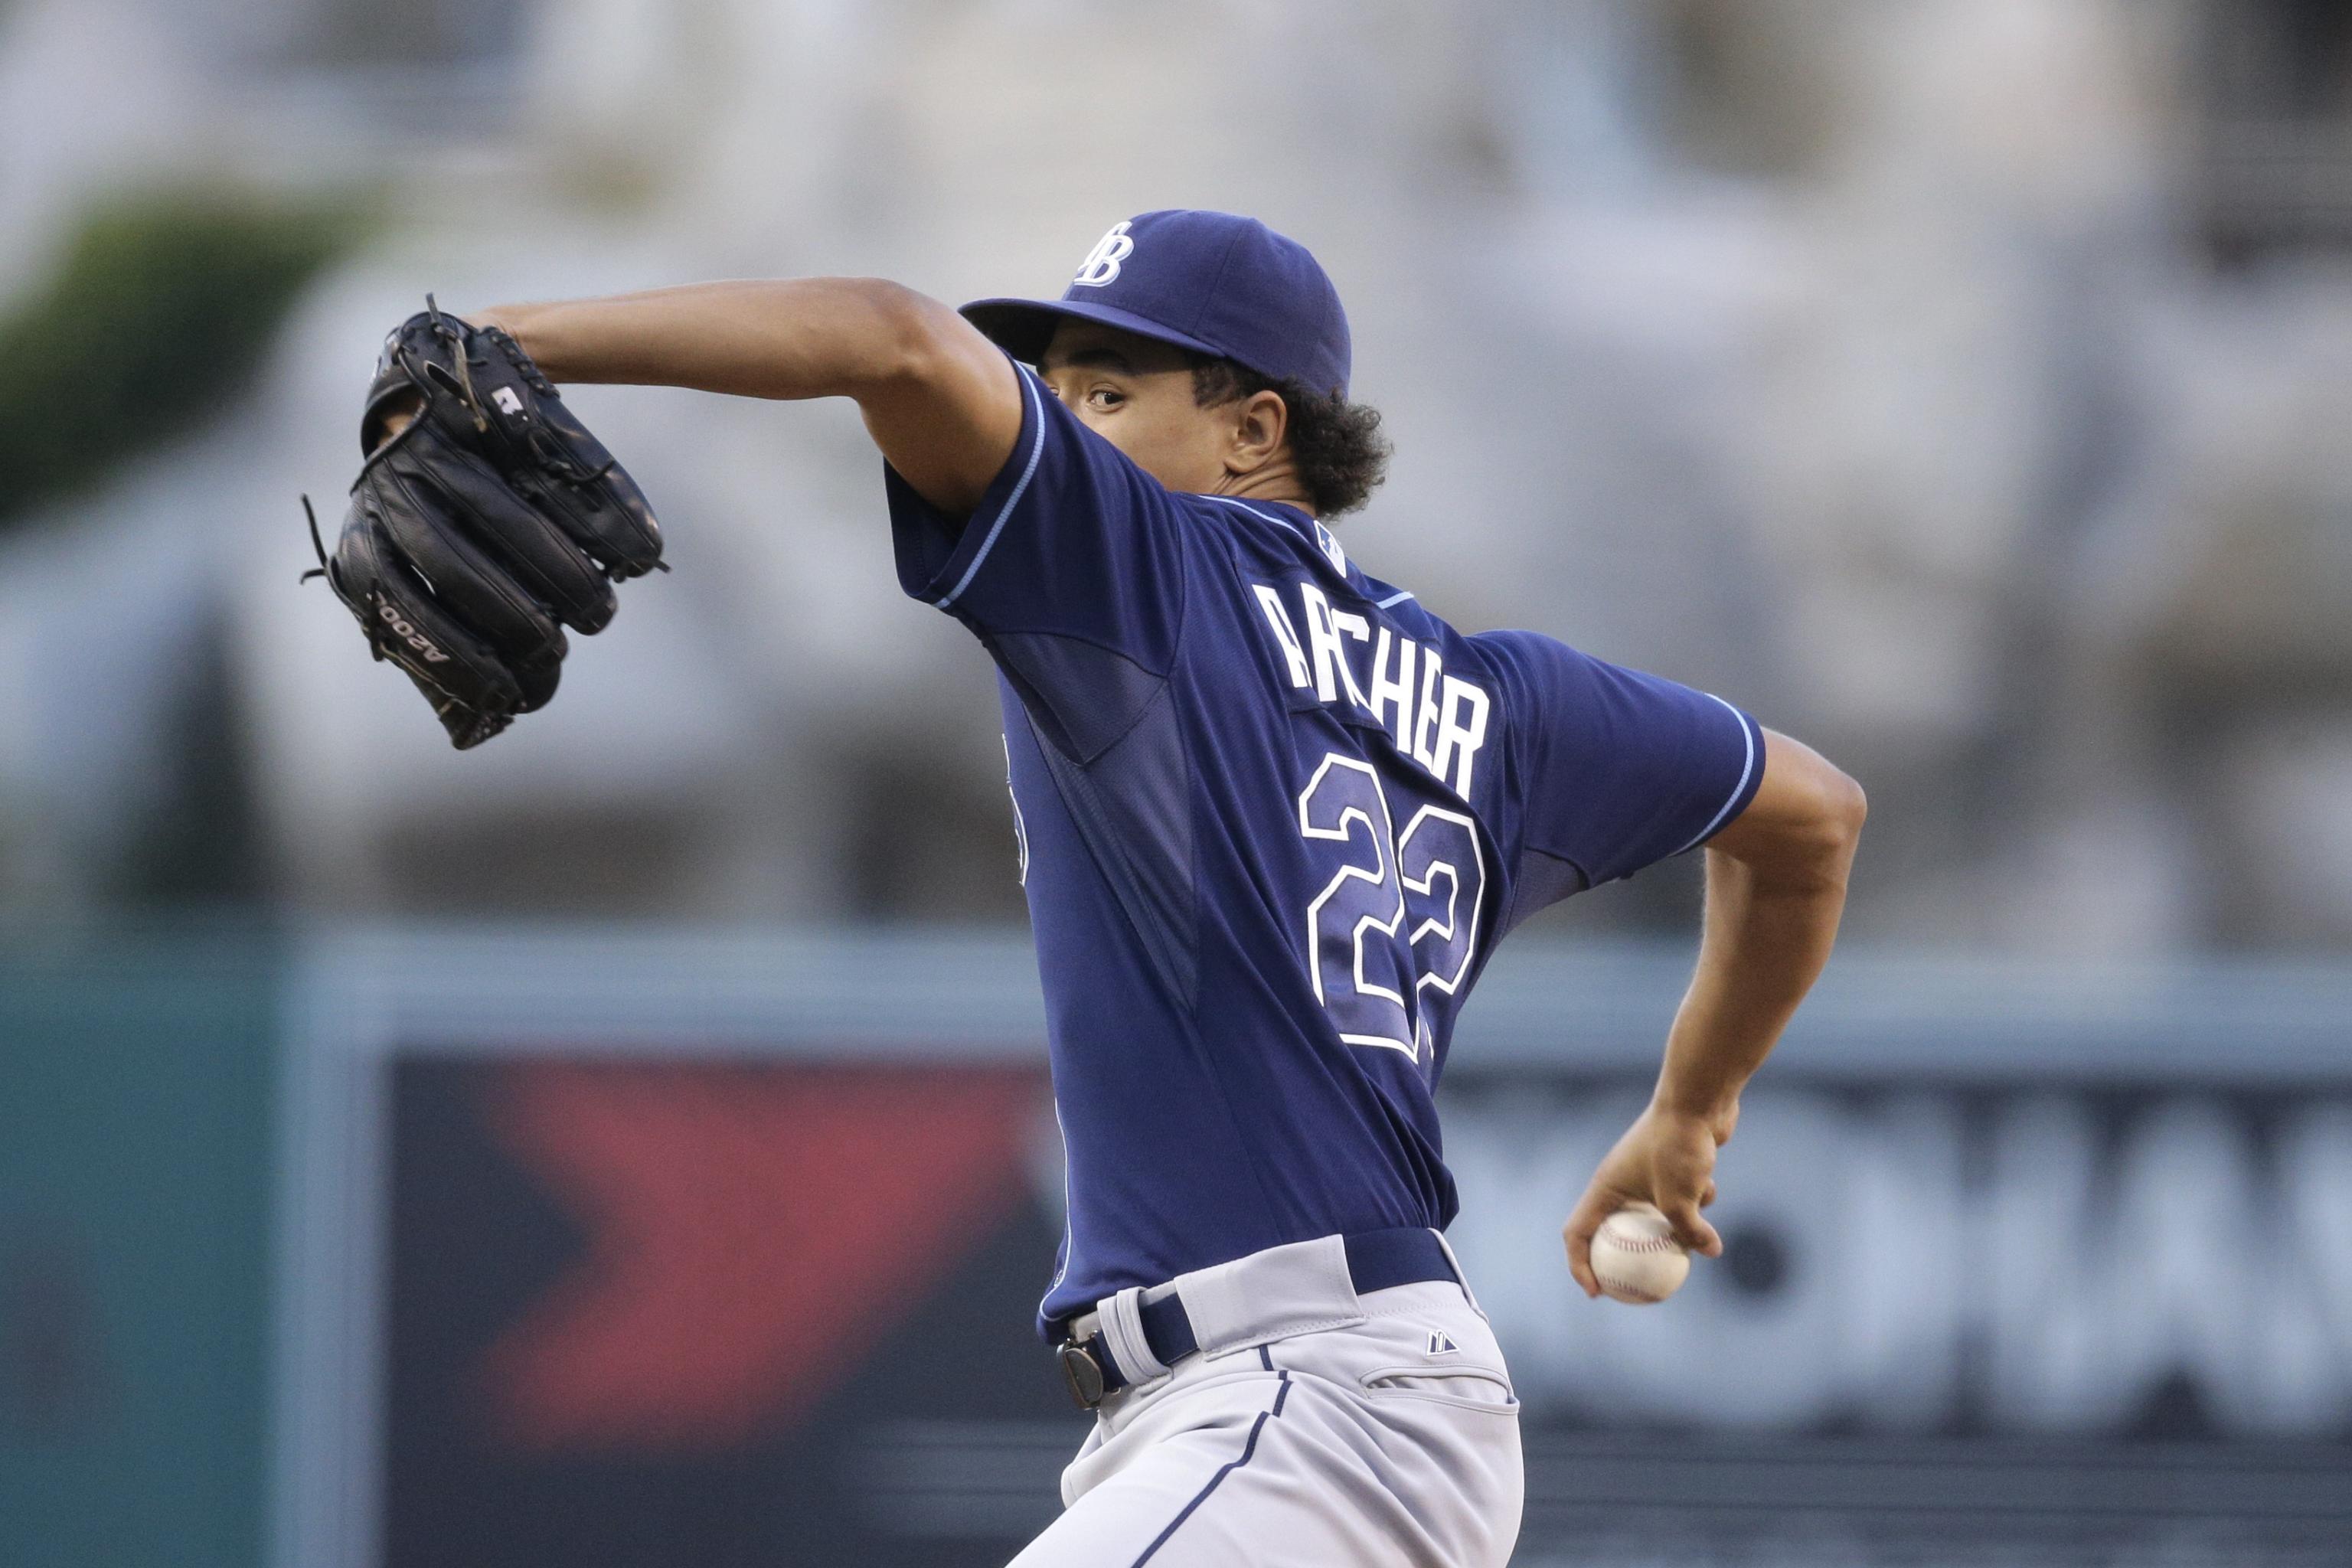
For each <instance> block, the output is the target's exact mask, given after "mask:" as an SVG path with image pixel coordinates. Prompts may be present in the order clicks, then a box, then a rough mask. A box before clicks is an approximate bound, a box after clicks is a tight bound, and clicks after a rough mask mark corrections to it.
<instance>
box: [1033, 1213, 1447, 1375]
mask: <svg viewBox="0 0 2352 1568" xmlns="http://www.w3.org/2000/svg"><path fill="white" fill-rule="evenodd" d="M1339 1239H1340V1241H1341V1243H1342V1244H1343V1245H1344V1246H1345V1247H1346V1248H1347V1252H1348V1279H1349V1283H1350V1284H1352V1285H1354V1286H1355V1288H1356V1294H1357V1295H1359V1296H1368V1295H1370V1293H1371V1292H1373V1291H1375V1290H1385V1289H1389V1288H1390V1287H1391V1286H1393V1285H1421V1284H1425V1283H1428V1282H1430V1281H1432V1280H1437V1279H1458V1278H1459V1277H1458V1276H1457V1275H1455V1273H1454V1260H1453V1259H1452V1258H1448V1257H1447V1256H1446V1254H1445V1244H1444V1242H1442V1241H1440V1240H1438V1238H1437V1233H1436V1232H1435V1231H1433V1230H1428V1229H1424V1228H1423V1227H1422V1226H1404V1227H1402V1228H1400V1229H1396V1230H1367V1231H1359V1232H1358V1233H1357V1234H1355V1235H1353V1236H1345V1237H1340V1238H1339ZM1137 1315H1138V1316H1139V1318H1140V1319H1141V1320H1142V1323H1143V1342H1144V1343H1146V1344H1148V1345H1150V1347H1151V1353H1152V1355H1153V1356H1154V1357H1156V1358H1157V1359H1158V1360H1159V1362H1160V1365H1162V1366H1174V1365H1175V1364H1176V1363H1178V1362H1180V1361H1182V1360H1183V1359H1184V1358H1185V1357H1186V1356H1188V1355H1191V1354H1192V1353H1193V1352H1195V1351H1198V1350H1199V1349H1200V1348H1201V1342H1200V1340H1199V1339H1198V1337H1196V1336H1195V1335H1194V1333H1193V1332H1192V1319H1191V1317H1189V1316H1188V1315H1186V1313H1185V1311H1184V1302H1183V1299H1182V1298H1181V1297H1180V1296H1175V1295H1169V1296H1163V1297H1161V1298H1160V1300H1157V1301H1146V1302H1145V1303H1144V1304H1143V1306H1142V1307H1141V1309H1140V1310H1139V1312H1138V1314H1137ZM1054 1353H1055V1354H1056V1355H1058V1356H1059V1357H1061V1361H1062V1376H1063V1377H1064V1378H1065V1379H1066V1380H1067V1381H1068V1383H1069V1385H1070V1397H1071V1398H1073V1399H1076V1401H1077V1402H1078V1407H1079V1408H1080V1409H1082V1410H1092V1409H1093V1408H1094V1407H1095V1406H1096V1405H1100V1404H1101V1403H1102V1402H1103V1396H1104V1395H1105V1394H1109V1393H1110V1392H1111V1391H1112V1390H1114V1389H1118V1388H1124V1387H1126V1386H1127V1384H1129V1381H1131V1380H1130V1379H1129V1377H1128V1375H1127V1373H1124V1372H1122V1371H1120V1370H1119V1365H1118V1362H1117V1361H1116V1360H1115V1359H1113V1357H1112V1355H1111V1353H1110V1346H1109V1345H1108V1343H1107V1342H1105V1340H1104V1337H1103V1333H1102V1331H1101V1330H1100V1329H1097V1330H1096V1331H1095V1332H1093V1333H1091V1334H1088V1335H1087V1337H1086V1338H1085V1339H1083V1340H1077V1339H1068V1340H1064V1341H1063V1342H1061V1344H1060V1345H1059V1346H1057V1347H1055V1352H1054Z"/></svg>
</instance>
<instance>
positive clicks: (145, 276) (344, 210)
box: [0, 191, 364, 526]
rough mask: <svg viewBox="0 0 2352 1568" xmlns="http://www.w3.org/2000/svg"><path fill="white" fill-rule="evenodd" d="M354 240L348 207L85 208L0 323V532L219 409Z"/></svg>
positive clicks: (143, 202) (151, 200) (354, 212)
mask: <svg viewBox="0 0 2352 1568" xmlns="http://www.w3.org/2000/svg"><path fill="white" fill-rule="evenodd" d="M363 232H364V222H363V220H362V217H361V216H360V214H359V211H358V209H357V208H355V207H352V206H320V205H307V206H298V205H283V204H277V203H269V202H264V201H260V200H257V199H254V198H250V197H245V196H237V195H222V194H220V193H217V192H184V191H174V192H167V193H151V194H147V195H136V196H126V197H121V198H118V199H116V200H114V201H112V202H110V203H109V204H107V205H104V206H102V207H100V208H99V209H97V210H95V211H93V212H92V213H91V215H90V216H89V219H88V220H87V221H86V222H85V223H84V225H83V226H82V228H81V231H80V233H79V235H77V236H76V237H75V239H74V241H73V243H72V245H71V247H69V248H68V252H67V255H66V258H65V261H64V264H63V266H62V267H60V268H59V269H58V273H57V275H56V276H55V277H54V278H53V279H51V280H50V282H49V284H48V286H47V288H45V289H36V290H34V291H32V292H31V293H29V294H26V295H25V296H23V297H22V298H21V299H20V300H19V302H18V303H17V304H16V307H15V308H14V309H12V310H9V311H8V312H7V314H6V315H5V317H0V526H5V525H6V524H7V523H9V522H10V521H15V520H17V519H20V518H22V517H23V516H24V515H25V514H26V513H27V512H29V511H31V510H33V509H35V508H36V507H38V506H40V505H42V504H43V503H45V502H47V501H51V500H58V499H59V498H61V497H64V496H68V495H71V494H73V493H74V492H76V491H78V490H81V489H86V488H88V487H89V486H90V485H91V484H93V483H94V482H96V481H97V480H98V479H100V477H101V476H102V475H104V474H105V473H106V472H107V471H108V470H109V469H110V468H112V467H114V466H115V465H116V464H118V463H121V461H123V460H124V459H125V458H131V457H133V456H135V455H137V454H138V453H139V452H141V451H143V450H145V449H146V448H148V447H152V446H154V445H155V444H157V443H159V442H162V441H164V440H168V439H170V438H171V437H174V436H177V435H181V434H183V433H184V432H185V431H187V430H188V429H190V428H191V427H193V426H195V425H197V424H198V423H200V422H201V421H202V420H203V419H204V418H205V416H207V415H209V414H211V413H213V412H214V411H215V410H216V409H218V408H220V407H222V406H223V405H226V403H227V402H228V401H229V400H230V399H231V398H233V397H234V396H236V394H237V393H238V392H239V391H240V390H242V389H243V387H244V386H245V385H246V384H247V382H248V381H249V379H250V378H251V376H252V375H253V374H254V372H255V370H256V369H257V367H258V366H259V364H260V363H261V360H262V356H263V354H264V353H265V352H266V351H267V350H268V346H269V342H270V339H271V338H272V337H273V336H274V334H275V333H276V331H277V329H278V325H279V323H280V322H281V321H283V320H284V319H285V316H286V313H287V310H288V309H289V307H290V306H291V305H292V304H293V302H294V299H295V297H296V295H297V294H298V293H299V291H300V289H301V288H302V286H303V285H304V284H305V283H307V282H309V281H310V279H311V278H313V277H314V276H316V275H317V274H318V272H319V270H320V268H323V267H325V266H326V265H327V264H328V263H329V262H331V261H332V260H333V259H334V258H336V257H338V256H340V255H341V254H343V253H344V252H345V251H347V250H348V249H349V248H350V247H352V245H353V244H355V243H356V242H357V241H358V240H359V238H360V237H361V236H362V233H363Z"/></svg>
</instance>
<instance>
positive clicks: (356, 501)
mask: <svg viewBox="0 0 2352 1568" xmlns="http://www.w3.org/2000/svg"><path fill="white" fill-rule="evenodd" d="M412 411H413V412H414V414H415V418H414V419H413V420H412V421H411V422H410V423H408V424H406V425H405V426H400V427H399V429H398V431H397V433H396V434H393V435H390V436H387V435H386V434H385V431H386V430H387V428H389V427H391V426H393V424H394V422H395V421H396V419H397V417H398V416H402V415H404V414H407V413H410V412H412ZM360 450H361V452H362V454H364V456H365V458H366V461H365V462H364V463H363V464H362V465H361V468H360V477H359V479H358V480H357V481H356V482H355V483H353V484H352V504H351V510H350V511H349V512H348V513H347V514H346V515H345V517H344V519H343V531H342V536H341V539H339V540H338V541H337V542H336V544H335V548H334V550H333V552H331V553H330V552H328V551H327V549H326V548H325V546H324V545H323V544H320V543H319V542H318V526H319V525H318V519H317V518H316V517H315V516H314V517H313V518H312V519H311V521H310V530H311V538H312V542H313V544H314V545H316V546H317V548H318V550H319V568H320V569H319V570H318V571H317V572H313V573H308V574H305V575H306V576H323V577H325V578H326V580H327V584H328V586H330V587H331V588H332V589H334V591H335V596H336V597H337V598H339V599H341V600H342V602H343V604H344V605H345V606H346V607H348V608H349V609H350V610H351V612H352V615H353V616H355V617H357V618H358V620H359V623H360V629H361V630H362V632H363V633H364V634H365V635H366V637H367V640H368V647H369V648H370V649H371V650H373V653H374V654H375V657H376V658H380V659H388V660H390V661H391V662H392V663H394V664H396V665H398V666H399V667H400V668H402V669H403V670H404V671H406V672H407V675H408V677H409V679H412V680H414V681H415V683H416V689H418V690H419V691H422V692H423V693H424V694H425V700H426V701H427V702H430V703H431V704H432V705H433V711H434V713H435V715H436V717H438V718H439V719H440V721H441V723H442V727H443V728H444V729H446V730H447V731H448V732H449V740H450V742H451V743H452V744H453V745H455V746H457V749H458V750H460V751H463V750H465V749H466V748H467V747H469V746H478V745H480V744H481V743H482V742H484V741H487V740H488V739H489V738H490V737H491V736H493V735H495V734H497V733H498V732H499V731H501V730H503V729H505V728H506V727H507V726H508V725H509V724H510V723H512V722H513V721H514V718H515V715H516V714H518V713H528V712H530V710H532V709H534V708H540V707H543V706H545V705H546V703H547V701H548V700H549V699H550V698H551V697H553V696H554V695H555V682H556V677H557V676H558V675H559V674H560V673H561V672H562V666H563V656H564V654H565V652H566V651H567V647H568V645H567V644H566V642H565V639H564V629H565V628H566V627H569V628H570V629H571V630H572V631H574V632H578V633H581V634H583V635H585V634H588V633H592V632H597V631H601V630H603V629H604V625H605V623H606V622H608V621H610V620H611V619H612V618H613V612H614V607H615V605H614V597H613V584H615V583H618V582H621V581H623V580H624V579H625V578H629V577H635V576H638V575H640V574H644V573H646V572H650V571H652V570H654V569H655V568H656V567H657V566H659V565H660V564H661V549H662V540H661V529H660V528H659V526H658V525H657V524H656V522H655V521H654V515H653V510H652V508H650V507H649V506H647V505H646V498H645V494H644V492H643V491H641V490H639V489H637V487H636V483H635V481H634V480H632V479H630V478H629V476H628V473H627V472H626V471H625V469H623V468H622V467H621V466H620V465H619V464H618V463H616V462H614V460H613V455H612V454H611V453H610V452H608V451H606V450H605V449H604V443H602V442H600V441H598V440H597V439H596V437H594V436H593V435H591V434H589V432H588V428H587V426H584V425H583V424H581V423H580V420H579V418H578V417H577V416H574V415H573V414H572V411H571V409H569V408H567V407H566V406H565V405H564V403H563V399H562V397H561V396H559V395H557V394H556V390H555V388H554V386H553V385H552V384H551V383H550V382H549V381H548V379H547V377H545V376H544V375H542V374H540V370H539V367H538V366H537V365H536V364H534V363H531V359H530V355H529V354H526V353H523V351H522V347H521V345H520V344H519V343H517V342H515V341H514V339H513V338H511V337H509V336H508V335H507V334H506V333H505V332H503V331H499V329H498V328H496V327H477V326H474V325H473V324H471V323H469V322H467V321H460V320H458V319H457V317H455V316H452V315H448V314H446V313H445V312H443V311H442V310H439V309H438V308H437V307H436V306H435V305H434V304H433V301H432V297H431V296H430V295H428V296H426V298H425V310H423V311H421V312H419V313H418V314H416V315H414V316H411V317H410V318H409V319H408V320H407V321H404V322H402V323H401V324H400V325H399V326H398V327H396V328H394V330H393V332H392V335H391V336H390V337H388V338H386V339H385V340H384V346H383V357H382V358H381V359H380V360H379V361H378V362H377V364H376V376H375V382H374V384H373V385H372V386H370V387H369V388H368V395H367V405H366V411H365V413H364V414H363V416H362V418H361V422H360ZM303 505H304V506H305V507H306V508H307V507H308V506H309V505H310V500H309V498H308V497H305V498H304V500H303Z"/></svg>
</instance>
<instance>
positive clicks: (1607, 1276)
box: [1592, 1204, 1690, 1304]
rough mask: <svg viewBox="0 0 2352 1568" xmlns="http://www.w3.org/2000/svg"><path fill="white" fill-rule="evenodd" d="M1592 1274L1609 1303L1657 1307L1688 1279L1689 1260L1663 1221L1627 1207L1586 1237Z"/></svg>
mask: <svg viewBox="0 0 2352 1568" xmlns="http://www.w3.org/2000/svg"><path fill="white" fill-rule="evenodd" d="M1592 1274H1593V1278H1594V1279H1598V1280H1599V1281H1600V1282H1601V1293H1602V1294H1603V1295H1605V1296H1607V1297H1608V1298H1609V1299H1610V1300H1612V1301H1632V1302H1635V1303H1637V1304H1646V1303H1649V1302H1652V1301H1663V1300H1665V1299H1666V1298H1667V1297H1669V1296H1671V1295H1673V1294H1674V1293H1675V1291H1676V1290H1678V1289H1681V1288H1682V1282H1683V1281H1684V1280H1685V1279H1689V1278H1690V1254H1689V1253H1687V1252H1685V1251H1684V1250H1683V1249H1682V1247H1679V1246H1678V1245H1676V1244H1675V1237H1674V1232H1673V1230H1672V1228H1671V1227H1669V1226H1667V1224H1666V1216H1665V1215H1662V1214H1660V1213H1659V1212H1658V1211H1657V1210H1656V1209H1655V1208H1654V1207H1652V1206H1651V1205H1648V1204H1629V1205H1626V1206H1625V1207H1623V1208H1622V1209H1619V1210H1618V1211H1617V1212H1616V1213H1615V1214H1612V1215H1610V1216H1609V1217H1608V1218H1607V1219H1604V1220H1602V1221H1601V1228H1600V1229H1599V1230H1597V1231H1595V1232H1593V1233H1592Z"/></svg>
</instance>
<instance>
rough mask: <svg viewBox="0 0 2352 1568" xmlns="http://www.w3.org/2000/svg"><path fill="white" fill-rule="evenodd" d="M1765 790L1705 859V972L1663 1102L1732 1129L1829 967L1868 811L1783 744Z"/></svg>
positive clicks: (1821, 766)
mask: <svg viewBox="0 0 2352 1568" xmlns="http://www.w3.org/2000/svg"><path fill="white" fill-rule="evenodd" d="M1766 746H1767V762H1766V773H1765V779H1764V783H1763V784H1762V786H1761V787H1759V790H1758V792H1757V797H1756V800H1755V802H1754V803H1753V804H1752V805H1751V806H1750V807H1749V809H1748V812H1746V813H1744V814H1743V816H1742V817H1741V819H1740V820H1739V821H1738V822H1736V823H1734V824H1733V825H1732V826H1731V827H1730V828H1728V829H1727V830H1726V831H1725V832H1724V833H1723V834H1722V835H1721V836H1720V837H1718V838H1717V841H1716V843H1715V844H1713V845H1710V846H1709V847H1708V848H1707V850H1706V927H1705V934H1704V936H1703V937H1702V939H1701V941H1700V944H1699V957H1698V968H1697V972H1696V974H1694V975H1693V977H1692V980H1691V986H1690V990H1689V992H1688V993H1687V994H1685V996H1684V998H1683V1005H1682V1007H1681V1010H1680V1011H1679V1012H1677V1013H1676V1014H1675V1024H1674V1028H1673V1030H1672V1032H1671V1033H1670V1034H1669V1035H1668V1036H1667V1039H1666V1058H1665V1065H1664V1068H1663V1070H1662V1071H1661V1072H1660V1074H1659V1078H1658V1089H1657V1099H1658V1102H1659V1103H1660V1104H1661V1105H1662V1106H1664V1107H1665V1108H1667V1109H1669V1110H1675V1111H1679V1112H1684V1113H1686V1114H1689V1115H1694V1116H1699V1117H1704V1118H1706V1119H1708V1120H1709V1121H1715V1122H1717V1123H1719V1124H1720V1125H1721V1127H1722V1131H1725V1132H1727V1131H1728V1119H1729V1117H1730V1114H1731V1112H1732V1110H1733V1108H1734V1107H1736V1106H1737V1104H1738V1099H1739V1091H1740V1089H1742V1088H1743V1087H1744V1086H1745V1085H1746V1084H1747V1082H1748V1079H1749V1077H1750V1076H1752V1075H1753V1074H1754V1073H1755V1071H1756V1069H1757V1068H1759V1066H1761V1065H1762V1064H1763V1061H1764V1058H1765V1057H1766V1056H1767V1055H1768V1054H1769V1053H1770V1051H1771V1049H1772V1047H1773V1045H1774V1044H1775V1043H1776V1042H1777V1041H1778V1040H1779V1039H1780V1032H1781V1030H1783V1029H1785V1028H1786V1027H1787V1026H1788V1024H1789V1020H1790V1017H1791V1016H1794V1014H1795V1013H1796V1011H1797V1005H1798V1004H1799V1003H1801V1002H1802V1001H1803V1000H1804V997H1805V993H1806V992H1807V991H1809V990H1811V987H1812V984H1813V982H1814V981H1815V980H1816V979H1817V978H1819V977H1820V975H1821V972H1822V965H1823V964H1825V963H1828V962H1829V956H1830V949H1831V947H1832V945H1833V944H1834V943H1835V942H1836V941H1837V931H1838V922H1839V920H1840V918H1841V917H1842V916H1843V913H1844V911H1845V892H1846V879H1847V876H1848V874H1849V872H1850V871H1851V869H1852V868H1853V856H1854V850H1855V847H1856V846H1857V845H1858V843H1859V842H1860V838H1861V834H1862V824H1863V818H1864V815H1865V812H1866V809H1867V807H1866V804H1865V802H1864V798H1863V794H1862V791H1861V789H1860V788H1859V787H1858V786H1857V785H1855V784H1854V783H1853V780H1852V779H1849V778H1847V777H1846V776H1845V775H1844V774H1843V773H1840V772H1839V771H1838V770H1837V769H1835V768H1833V767H1832V766H1831V765H1830V764H1829V763H1827V762H1825V761H1823V760H1822V758H1821V757H1820V756H1818V755H1816V754H1815V753H1814V752H1811V750H1810V749H1808V748H1806V747H1804V746H1801V745H1800V744H1798V743H1797V742H1792V741H1790V740H1789V739H1788V738H1787V737H1786V736H1783V735H1775V734H1768V735H1767V737H1766Z"/></svg>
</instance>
